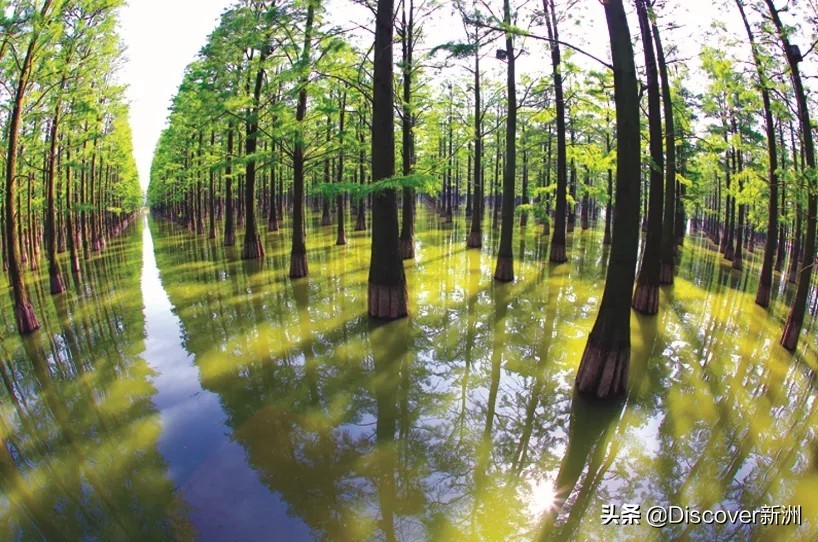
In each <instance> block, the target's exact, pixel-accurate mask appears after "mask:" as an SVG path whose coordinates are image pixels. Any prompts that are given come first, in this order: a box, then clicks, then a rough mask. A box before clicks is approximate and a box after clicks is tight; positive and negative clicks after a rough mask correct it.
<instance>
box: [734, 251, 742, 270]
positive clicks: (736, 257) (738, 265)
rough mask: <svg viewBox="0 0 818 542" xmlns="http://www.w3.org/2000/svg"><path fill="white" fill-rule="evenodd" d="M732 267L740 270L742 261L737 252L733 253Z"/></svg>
mask: <svg viewBox="0 0 818 542" xmlns="http://www.w3.org/2000/svg"><path fill="white" fill-rule="evenodd" d="M733 269H734V270H736V271H741V270H742V261H741V256H740V255H739V254H734V255H733Z"/></svg>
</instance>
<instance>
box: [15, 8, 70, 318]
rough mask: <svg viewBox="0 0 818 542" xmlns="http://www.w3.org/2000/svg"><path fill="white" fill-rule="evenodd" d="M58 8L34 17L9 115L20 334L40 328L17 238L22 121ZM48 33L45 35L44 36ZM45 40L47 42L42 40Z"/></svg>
mask: <svg viewBox="0 0 818 542" xmlns="http://www.w3.org/2000/svg"><path fill="white" fill-rule="evenodd" d="M57 9H58V6H55V5H54V0H45V2H44V3H43V5H42V7H41V8H40V10H39V12H38V17H33V18H32V21H31V24H32V28H31V31H30V34H29V36H28V44H27V46H26V49H25V53H24V54H23V57H22V62H20V63H19V64H18V65H19V70H18V73H17V74H16V77H17V80H16V84H15V85H14V91H13V92H14V95H13V98H12V102H11V112H10V114H9V126H8V131H7V137H8V142H7V144H6V190H5V208H6V246H7V261H8V267H9V283H10V284H11V289H12V292H13V294H14V315H15V318H16V321H17V330H18V331H19V332H20V333H31V332H32V331H34V330H36V329H37V328H39V327H40V323H39V321H38V320H37V316H36V315H35V314H34V307H33V306H32V305H31V302H30V301H29V300H28V293H27V292H26V285H25V280H24V278H23V274H22V270H21V269H20V253H21V252H22V251H20V250H19V245H18V238H17V233H18V232H17V220H18V212H17V205H16V202H17V181H18V178H17V158H18V151H19V140H20V124H21V122H22V116H23V108H24V107H25V101H26V97H27V95H28V92H29V90H30V87H31V75H32V69H33V68H34V66H35V63H36V62H37V60H38V58H39V57H40V55H41V54H42V51H43V49H44V46H45V44H43V43H41V39H42V38H44V37H45V38H46V39H47V38H48V35H49V26H51V25H53V24H54V22H55V21H54V16H55V12H56V11H57ZM44 34H45V36H43V35H44ZM42 41H44V40H42Z"/></svg>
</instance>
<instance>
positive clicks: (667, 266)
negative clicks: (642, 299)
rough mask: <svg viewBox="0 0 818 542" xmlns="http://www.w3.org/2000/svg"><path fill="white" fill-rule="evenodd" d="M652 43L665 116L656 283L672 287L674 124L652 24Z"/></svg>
mask: <svg viewBox="0 0 818 542" xmlns="http://www.w3.org/2000/svg"><path fill="white" fill-rule="evenodd" d="M651 27H652V30H653V42H654V43H655V45H656V62H657V65H658V67H659V78H660V80H661V82H662V105H663V108H664V109H663V110H664V114H665V153H666V157H665V158H666V160H665V169H666V171H665V208H664V219H663V222H662V243H661V248H660V250H659V283H660V284H673V272H674V267H675V266H676V242H677V235H676V232H677V228H676V224H675V220H676V208H675V206H676V124H675V122H674V120H673V115H674V113H673V101H672V99H671V93H670V77H668V72H667V62H666V60H665V51H664V48H663V47H662V40H661V38H660V37H659V27H658V26H656V24H655V21H654V22H653V24H652V26H651Z"/></svg>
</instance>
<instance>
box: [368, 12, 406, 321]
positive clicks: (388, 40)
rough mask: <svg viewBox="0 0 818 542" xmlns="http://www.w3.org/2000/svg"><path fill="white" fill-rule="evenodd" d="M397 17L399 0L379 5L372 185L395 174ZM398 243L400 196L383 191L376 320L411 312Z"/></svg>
mask: <svg viewBox="0 0 818 542" xmlns="http://www.w3.org/2000/svg"><path fill="white" fill-rule="evenodd" d="M393 13H394V0H378V8H377V14H376V16H375V49H374V75H373V89H372V97H373V99H372V181H373V182H375V183H377V182H378V181H380V180H383V179H389V178H391V177H393V176H394V174H395V132H394V126H393V121H394V111H393V102H394V90H393V86H392V79H393V64H392V36H393V28H392V18H393ZM399 244H400V239H399V234H398V202H397V194H396V192H395V190H394V189H388V190H381V191H378V192H376V193H375V195H374V196H373V198H372V253H371V257H370V264H369V281H368V282H369V293H368V306H369V308H368V312H369V315H370V316H372V317H374V318H381V319H396V318H402V317H405V316H407V315H408V313H409V312H408V308H407V292H406V276H405V274H404V270H403V260H402V258H401V255H400V246H399Z"/></svg>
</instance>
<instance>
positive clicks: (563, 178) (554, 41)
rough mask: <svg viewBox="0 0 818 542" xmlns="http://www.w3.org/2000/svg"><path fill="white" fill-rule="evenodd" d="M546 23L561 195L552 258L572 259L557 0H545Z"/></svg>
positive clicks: (557, 259) (550, 256) (557, 206)
mask: <svg viewBox="0 0 818 542" xmlns="http://www.w3.org/2000/svg"><path fill="white" fill-rule="evenodd" d="M543 11H544V13H545V26H546V28H547V30H548V39H549V41H550V43H551V67H552V70H553V74H554V102H555V104H556V109H557V198H556V204H555V208H554V231H553V234H552V235H551V253H550V255H549V260H550V261H552V262H554V263H564V262H566V261H568V257H567V256H566V253H565V236H566V230H567V225H566V219H565V217H566V214H567V212H568V200H567V197H566V192H567V189H568V157H567V150H566V142H565V135H566V127H565V116H566V115H565V91H564V90H563V84H562V66H561V64H562V53H561V52H560V45H559V39H560V37H559V29H558V27H557V13H556V9H555V6H554V0H543Z"/></svg>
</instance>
